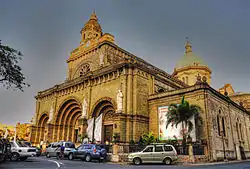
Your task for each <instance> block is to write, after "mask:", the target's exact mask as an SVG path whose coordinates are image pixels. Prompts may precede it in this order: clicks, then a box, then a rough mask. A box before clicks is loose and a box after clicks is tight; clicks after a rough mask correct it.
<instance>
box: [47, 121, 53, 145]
mask: <svg viewBox="0 0 250 169" xmlns="http://www.w3.org/2000/svg"><path fill="white" fill-rule="evenodd" d="M53 129H54V125H53V124H51V123H48V124H47V130H48V131H47V132H48V134H47V142H49V143H51V142H53Z"/></svg>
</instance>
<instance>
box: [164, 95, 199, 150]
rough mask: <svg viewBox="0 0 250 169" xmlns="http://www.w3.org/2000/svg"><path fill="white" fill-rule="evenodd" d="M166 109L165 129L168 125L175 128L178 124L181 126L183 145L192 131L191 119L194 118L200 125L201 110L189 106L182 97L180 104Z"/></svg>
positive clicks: (195, 106)
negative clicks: (167, 110)
mask: <svg viewBox="0 0 250 169" xmlns="http://www.w3.org/2000/svg"><path fill="white" fill-rule="evenodd" d="M168 109H169V112H168V113H167V115H166V116H167V123H166V128H168V126H169V125H170V124H172V125H175V127H177V125H178V124H181V127H182V130H181V134H182V136H183V142H182V143H183V144H184V145H185V144H186V138H187V136H188V135H189V134H190V132H191V131H192V130H193V123H192V122H191V117H193V116H194V117H195V119H196V120H199V121H200V122H201V123H202V119H201V117H200V116H199V112H200V111H201V109H200V107H199V106H197V105H190V104H189V102H188V101H186V100H185V99H184V97H182V99H181V103H180V104H171V105H170V106H169V108H168Z"/></svg>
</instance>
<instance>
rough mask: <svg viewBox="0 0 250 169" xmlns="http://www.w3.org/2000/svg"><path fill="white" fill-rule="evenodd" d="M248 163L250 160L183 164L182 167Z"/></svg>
mask: <svg viewBox="0 0 250 169" xmlns="http://www.w3.org/2000/svg"><path fill="white" fill-rule="evenodd" d="M244 162H250V160H241V161H227V162H224V161H223V162H211V163H183V164H181V165H182V166H206V165H222V164H237V163H244Z"/></svg>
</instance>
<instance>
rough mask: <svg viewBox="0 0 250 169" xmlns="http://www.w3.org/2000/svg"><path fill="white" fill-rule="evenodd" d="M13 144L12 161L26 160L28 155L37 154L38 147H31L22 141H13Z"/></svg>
mask: <svg viewBox="0 0 250 169" xmlns="http://www.w3.org/2000/svg"><path fill="white" fill-rule="evenodd" d="M10 145H11V158H10V159H11V160H12V161H18V160H21V161H25V160H26V159H27V158H28V157H33V156H36V149H35V148H33V147H29V146H27V145H25V144H23V143H22V142H18V141H12V142H10Z"/></svg>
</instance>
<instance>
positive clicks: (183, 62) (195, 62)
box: [175, 41, 207, 69]
mask: <svg viewBox="0 0 250 169" xmlns="http://www.w3.org/2000/svg"><path fill="white" fill-rule="evenodd" d="M185 48H186V52H185V55H184V56H183V57H182V58H181V59H180V60H179V61H178V62H177V64H176V67H175V68H176V69H181V68H184V67H188V66H207V65H206V63H205V62H204V60H203V59H202V58H201V57H199V56H197V55H196V54H194V53H193V52H192V46H191V44H190V42H189V41H187V43H186V45H185Z"/></svg>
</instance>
